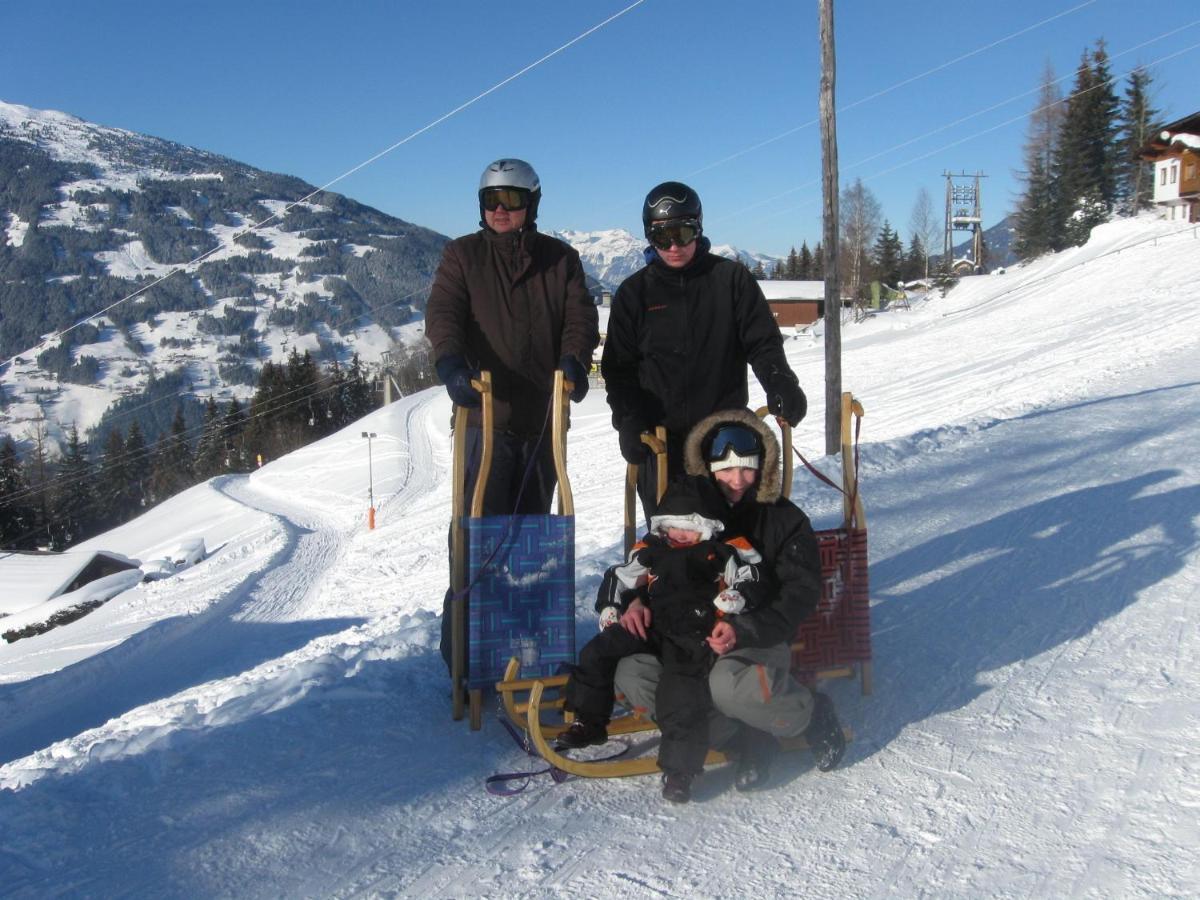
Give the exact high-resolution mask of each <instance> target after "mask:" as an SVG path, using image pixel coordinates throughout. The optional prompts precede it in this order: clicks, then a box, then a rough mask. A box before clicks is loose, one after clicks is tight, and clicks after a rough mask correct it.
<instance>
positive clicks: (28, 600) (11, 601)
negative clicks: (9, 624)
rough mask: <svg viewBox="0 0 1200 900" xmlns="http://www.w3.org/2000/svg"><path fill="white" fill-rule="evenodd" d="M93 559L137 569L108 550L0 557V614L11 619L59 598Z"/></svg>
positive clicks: (129, 561)
mask: <svg viewBox="0 0 1200 900" xmlns="http://www.w3.org/2000/svg"><path fill="white" fill-rule="evenodd" d="M97 556H104V557H107V558H109V559H113V560H116V561H118V562H123V563H128V565H129V567H130V568H135V569H136V568H137V565H138V564H137V562H136V561H135V560H132V559H130V558H129V557H127V556H122V555H121V554H120V553H113V552H111V551H109V550H67V551H65V552H63V553H5V554H3V555H0V583H3V584H4V593H3V594H0V614H4V615H11V614H12V613H16V612H20V611H21V610H23V609H28V608H29V607H31V606H37V605H38V604H39V603H44V602H45V601H47V600H49V599H50V598H52V597H57V596H58V595H59V594H61V593H62V592H63V591H64V590H65V589H66V587H67V586H68V585H70V583H71V582H72V581H74V580H75V577H76V576H77V575H78V574H79V573H80V572H82V571H83V569H84V568H85V567H86V566H87V564H88V563H90V562H91V561H92V560H93V559H95V558H96V557H97Z"/></svg>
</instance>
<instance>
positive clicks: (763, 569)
mask: <svg viewBox="0 0 1200 900" xmlns="http://www.w3.org/2000/svg"><path fill="white" fill-rule="evenodd" d="M686 477H687V478H689V479H693V480H694V481H695V482H696V485H695V486H696V489H697V490H699V491H704V492H708V493H710V495H711V497H712V502H713V503H724V504H725V512H724V514H723V516H722V518H723V519H724V521H725V527H726V532H725V533H726V534H727V535H730V536H733V535H739V536H742V537H745V538H746V539H747V540H748V541H750V543H752V544H753V545H754V547H755V548H756V549H757V550H758V551H759V552H760V553H761V554H762V557H763V562H762V565H761V566H760V567H759V572H760V577H759V580H758V581H754V582H747V583H745V584H742V585H740V586H739V587H738V590H739V591H740V592H741V594H742V595H743V596H744V597H745V598H746V611H745V612H744V613H742V614H741V615H739V616H730V617H729V618H728V619H726V620H725V621H726V622H729V624H731V625H732V626H733V630H734V632H735V633H736V634H737V645H736V646H737V647H774V646H775V645H776V644H781V643H790V642H791V640H792V638H793V637H794V636H795V634H796V629H797V627H799V625H800V623H801V622H802V621H804V619H806V618H808V616H809V615H811V614H812V612H813V610H815V609H816V608H817V603H818V601H820V599H821V556H820V552H819V551H818V549H817V537H816V535H815V534H814V533H813V528H812V523H811V522H809V520H808V516H807V515H805V514H804V511H803V510H802V509H800V507H798V506H797V505H796V504H795V503H793V502H792V501H791V500H788V499H786V498H783V497H780V498H777V499H775V500H774V501H771V502H762V501H760V500H758V499H757V498H756V497H752V496H749V495H747V496H746V497H744V498H742V500H741V502H739V503H737V504H736V505H734V506H730V505H729V504H727V503H725V501H724V498H723V497H721V494H720V491H718V490H717V487H716V485H714V484H713V482H712V480H711V479H710V478H707V477H705V476H695V475H689V476H686Z"/></svg>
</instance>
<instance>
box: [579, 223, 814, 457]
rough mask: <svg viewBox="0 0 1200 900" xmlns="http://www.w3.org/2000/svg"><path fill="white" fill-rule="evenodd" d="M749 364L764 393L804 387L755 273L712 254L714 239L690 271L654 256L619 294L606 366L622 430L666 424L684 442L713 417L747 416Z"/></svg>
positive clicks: (616, 424)
mask: <svg viewBox="0 0 1200 900" xmlns="http://www.w3.org/2000/svg"><path fill="white" fill-rule="evenodd" d="M747 363H749V365H750V366H751V367H752V368H753V369H754V374H755V375H756V376H757V378H758V380H759V382H760V383H761V384H762V385H763V387H764V388H768V389H769V387H770V383H771V381H772V380H773V379H775V378H780V377H783V378H788V379H791V380H792V381H793V382H795V375H794V374H793V373H792V371H791V369H790V368H789V367H788V364H787V360H786V358H785V357H784V352H783V337H782V336H781V335H780V333H779V326H778V325H777V324H776V322H775V318H774V316H773V315H772V313H771V309H770V307H769V306H768V305H767V301H766V299H765V298H764V297H763V293H762V290H761V289H760V288H759V286H758V283H757V282H756V281H755V280H754V277H753V276H752V275H751V274H750V270H749V269H747V268H746V267H745V266H744V265H742V264H741V263H739V262H734V261H733V260H729V259H725V258H724V257H721V256H717V255H716V254H713V253H710V252H709V243H708V240H707V239H706V238H701V239H700V245H699V246H698V247H697V250H696V256H695V258H694V259H693V260H692V261H691V263H689V264H688V265H687V266H685V267H684V268H682V269H672V268H670V267H669V266H667V265H665V264H664V263H663V262H662V260H660V259H659V258H658V255H657V254H653V259H652V261H651V262H650V263H649V264H648V265H647V266H646V267H645V268H644V269H641V270H640V271H638V272H635V273H634V274H633V275H630V276H629V277H628V278H626V279H625V281H624V282H622V284H621V286H620V287H619V288H618V289H617V293H616V296H615V297H614V298H613V305H612V312H611V314H610V316H609V322H608V332H607V336H606V337H605V342H604V354H603V358H602V360H601V364H600V365H601V369H600V370H601V373H602V374H603V376H604V384H605V388H606V390H607V392H608V403H609V406H610V407H612V418H613V427H614V428H616V429H618V430H625V429H633V430H638V431H643V430H647V429H650V428H652V427H653V426H654V425H657V424H660V423H661V424H664V425H666V427H667V431H668V432H670V433H671V434H672V435H674V436H676V437H677V438H681V437H682V436H683V435H685V434H686V433H687V432H688V430H689V429H690V428H691V427H692V426H693V425H695V424H696V423H697V422H699V421H700V420H701V419H703V418H704V417H705V416H707V415H708V414H709V413H711V412H713V411H714V410H718V409H730V408H744V407H745V406H746V403H747V401H748V399H749V395H748V392H747V388H746V366H747Z"/></svg>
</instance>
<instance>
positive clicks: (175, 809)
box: [0, 219, 1200, 898]
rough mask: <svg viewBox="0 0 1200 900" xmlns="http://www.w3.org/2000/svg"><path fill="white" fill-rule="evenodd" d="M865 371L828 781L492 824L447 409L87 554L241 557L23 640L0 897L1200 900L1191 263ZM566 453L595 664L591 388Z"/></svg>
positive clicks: (1151, 231) (419, 407) (8, 709)
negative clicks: (458, 716)
mask: <svg viewBox="0 0 1200 900" xmlns="http://www.w3.org/2000/svg"><path fill="white" fill-rule="evenodd" d="M1118 251H1120V252H1118ZM843 341H844V363H843V368H844V373H845V375H844V386H845V387H846V388H847V389H849V390H852V391H854V392H855V394H856V395H857V396H858V397H859V398H860V399H861V400H862V402H863V404H864V406H865V407H866V412H867V416H866V420H865V422H864V430H863V437H864V443H863V452H862V460H863V461H862V474H863V496H864V500H865V503H866V508H867V518H868V522H869V531H870V538H871V577H872V598H873V603H874V605H873V613H872V615H873V632H874V650H875V693H874V694H873V696H871V697H861V696H859V694H858V688H857V686H856V685H855V684H851V683H834V684H831V685H829V687H828V690H829V691H830V693H831V694H832V695H833V697H834V698H835V700H836V702H837V704H838V707H839V710H840V712H841V714H842V717H843V719H844V721H845V722H846V723H847V724H848V725H850V726H852V728H853V729H854V732H855V735H856V739H855V741H854V743H853V744H852V745H851V747H850V749H849V750H848V753H847V757H846V760H845V763H844V764H843V766H842V767H841V768H840V769H838V770H837V771H835V772H833V773H830V774H821V773H819V772H817V771H815V770H814V769H813V768H812V766H811V764H810V761H809V759H808V758H807V755H806V754H802V753H800V754H791V755H787V756H784V757H781V758H780V761H779V763H778V765H777V767H776V778H775V782H774V785H773V788H772V789H771V790H769V791H767V792H765V793H761V794H756V795H752V796H744V795H741V794H738V793H736V792H734V791H732V790H731V784H730V776H729V773H728V772H727V771H725V770H722V769H713V770H710V771H709V772H708V773H707V774H706V776H705V777H704V778H703V779H702V780H701V782H699V784H698V788H697V800H696V802H694V803H692V804H691V805H689V806H685V807H672V806H668V805H666V804H664V803H663V801H662V800H661V799H660V797H659V793H658V785H657V782H656V781H655V780H654V779H652V778H642V779H627V780H623V781H601V782H589V781H582V780H573V781H569V782H567V783H565V784H561V785H555V784H554V783H553V782H551V781H550V780H549V779H548V778H545V777H542V778H540V779H537V780H536V781H535V782H534V783H532V784H531V786H530V787H529V789H528V790H526V791H525V792H524V793H521V794H518V795H516V796H515V797H511V798H507V799H501V798H497V797H494V796H491V795H489V794H487V793H486V792H485V791H484V789H483V781H484V779H485V778H486V777H487V776H488V775H490V774H492V773H494V772H497V771H511V770H514V769H519V768H521V767H524V766H527V765H529V761H528V760H527V758H526V757H524V756H523V754H521V753H520V751H519V750H518V749H517V748H516V747H515V745H514V744H513V743H512V741H511V740H510V739H509V738H508V736H507V735H506V734H505V733H504V732H503V730H502V729H501V728H500V727H499V726H498V725H497V724H496V722H495V721H494V717H491V716H489V718H488V721H487V722H486V724H485V727H484V730H483V731H482V732H481V733H471V732H470V731H469V730H468V728H467V726H466V724H465V722H453V721H451V718H450V708H449V698H448V693H449V692H448V682H447V679H446V677H445V673H444V668H443V666H442V663H441V660H440V657H439V656H438V654H437V650H436V644H437V634H438V628H439V619H438V615H439V612H440V606H441V596H442V592H443V590H444V588H445V579H446V574H447V572H446V559H445V546H446V545H445V540H446V535H445V528H446V524H447V521H448V515H449V511H448V506H449V486H448V482H447V475H448V463H449V438H448V434H447V431H448V428H447V426H448V423H449V412H450V410H449V405H448V401H447V400H446V399H445V397H444V395H443V394H442V393H441V392H440V391H431V392H425V393H423V394H419V395H415V396H412V397H408V398H405V399H403V400H401V401H400V402H398V403H395V404H393V405H392V406H390V407H388V408H386V409H382V410H379V411H377V412H375V413H373V414H372V415H371V416H369V417H368V418H366V419H364V420H363V421H362V422H360V423H358V424H356V425H354V426H353V427H352V428H350V429H347V430H346V431H344V432H342V433H339V434H336V435H333V436H332V437H330V438H327V439H326V440H324V441H322V442H320V443H318V444H315V445H312V446H310V447H307V448H305V449H303V450H301V451H298V452H296V453H293V454H291V455H290V456H288V457H286V458H284V459H280V460H277V461H274V462H272V463H270V464H269V465H267V466H266V467H264V468H262V469H260V470H259V471H258V472H256V473H254V474H253V475H251V476H249V477H226V478H219V479H215V480H213V481H211V482H209V483H207V484H204V485H199V486H197V487H195V488H192V489H191V490H190V491H188V492H186V493H185V494H183V495H180V496H179V497H176V498H173V499H172V500H170V501H168V502H167V503H164V504H163V505H161V506H160V507H158V508H156V509H154V510H151V511H150V512H148V513H147V514H146V515H144V516H143V517H142V518H140V519H138V520H137V521H135V522H132V523H130V524H128V525H126V526H123V527H122V528H120V529H117V530H115V531H112V532H109V533H108V534H105V535H102V536H100V537H98V538H96V539H94V540H93V541H91V542H89V543H90V545H91V546H95V547H103V548H106V549H110V550H114V551H117V552H120V553H123V554H126V555H127V556H131V557H137V558H147V557H153V556H155V555H156V554H157V553H161V552H162V548H163V547H164V546H166V545H168V544H170V543H171V542H172V541H178V540H180V539H181V538H183V537H185V536H189V535H202V536H203V537H204V539H205V542H206V544H207V546H208V547H209V548H210V551H211V555H210V558H209V559H207V560H206V561H204V562H202V563H200V564H199V565H197V566H195V567H193V568H190V569H187V570H185V571H183V572H181V573H179V574H177V575H175V576H173V577H171V578H168V579H166V580H163V581H159V582H153V583H147V584H144V585H141V586H139V587H137V588H134V589H132V590H128V591H126V592H124V593H122V594H120V595H118V596H117V597H116V598H114V599H113V600H111V601H110V602H109V603H108V604H106V605H105V606H103V607H101V608H100V609H99V610H97V611H96V612H94V613H92V614H91V615H89V616H87V617H86V618H84V619H81V620H79V621H77V622H75V623H73V624H71V625H68V626H65V627H62V628H59V629H57V630H55V631H52V632H49V633H48V634H45V635H42V636H39V637H35V638H29V639H26V640H22V641H19V642H17V643H15V644H11V645H0V894H4V895H6V896H20V897H44V896H154V897H197V896H204V897H207V896H238V897H259V896H262V897H280V896H287V897H294V896H337V897H350V896H414V897H427V896H429V897H459V896H463V897H474V896H488V897H542V896H550V897H554V896H564V897H572V898H574V897H592V896H596V897H610V896H621V897H652V896H680V897H692V896H696V897H720V896H760V897H769V896H786V895H793V896H813V897H838V898H841V897H868V896H896V897H921V896H937V897H945V896H953V897H976V896H1016V897H1060V896H1063V897H1066V896H1089V897H1090V896H1113V897H1130V896H1154V897H1163V896H1194V895H1195V893H1196V889H1197V888H1196V886H1197V885H1200V856H1198V851H1197V847H1200V815H1198V810H1200V688H1198V687H1197V685H1198V683H1200V662H1198V660H1200V640H1198V639H1197V629H1196V622H1197V616H1196V611H1195V599H1196V597H1197V596H1200V566H1198V564H1197V563H1198V560H1200V553H1198V550H1200V540H1198V535H1200V531H1198V529H1200V487H1198V485H1200V462H1197V452H1196V447H1197V446H1200V353H1198V352H1197V351H1198V349H1200V237H1198V236H1197V232H1196V230H1195V229H1188V230H1183V231H1180V229H1179V226H1178V225H1177V224H1176V225H1174V226H1172V225H1168V224H1165V223H1158V222H1154V221H1153V220H1147V219H1142V220H1138V221H1134V222H1128V221H1127V222H1118V223H1114V224H1112V225H1109V226H1105V227H1104V228H1102V229H1099V230H1098V231H1097V233H1096V235H1095V236H1094V238H1093V241H1092V242H1091V243H1090V244H1088V245H1087V246H1086V247H1084V248H1081V249H1079V250H1075V251H1069V252H1065V253H1062V254H1059V255H1058V256H1056V257H1053V258H1049V259H1045V260H1042V261H1039V262H1037V263H1035V264H1032V265H1029V266H1027V267H1020V268H1013V269H1010V270H1009V271H1008V272H1007V273H1006V274H1003V275H993V276H983V277H977V278H974V279H967V280H966V281H964V282H963V283H962V284H960V285H959V286H958V287H957V288H956V289H954V290H953V291H952V292H951V293H950V294H949V295H948V296H946V297H944V298H942V297H937V296H933V297H930V298H925V299H918V300H916V301H914V303H913V308H912V309H911V310H895V311H891V312H886V313H884V314H881V315H879V316H876V317H875V318H873V319H870V320H868V321H867V322H864V323H861V324H858V325H849V326H847V327H846V328H845V330H844V332H843ZM788 352H789V356H790V358H791V360H792V362H793V365H794V366H795V368H796V370H797V372H798V373H799V374H800V377H801V383H802V384H803V385H805V386H806V388H807V389H808V393H809V399H810V403H811V408H810V413H809V417H808V419H806V420H805V422H804V423H802V425H801V427H800V428H799V429H798V432H797V442H798V445H799V447H800V448H801V449H802V450H803V451H804V452H805V453H806V455H809V456H810V458H812V457H815V458H816V461H817V463H818V465H821V466H822V467H823V468H825V469H826V470H827V471H830V472H833V471H835V470H836V466H837V460H836V459H834V458H822V457H821V450H822V448H823V444H824V440H823V421H824V410H823V394H824V390H823V386H822V384H823V382H822V372H823V361H822V343H821V340H820V338H819V337H808V336H802V337H800V338H796V339H794V340H790V341H789V342H788ZM752 400H753V401H755V402H757V401H760V400H761V394H757V396H752ZM363 429H370V430H372V431H375V432H377V433H378V434H379V438H377V439H376V440H375V441H374V442H373V446H374V452H373V471H374V490H375V496H376V498H377V506H378V507H379V512H378V527H377V528H376V530H374V531H370V530H368V529H367V528H366V506H367V502H366V496H367V488H368V483H367V481H368V479H367V472H368V461H367V442H366V441H364V440H363V439H362V438H361V436H360V432H361V431H362V430H363ZM569 455H570V471H571V476H572V481H573V487H574V488H575V503H576V509H577V512H578V517H577V542H578V546H577V558H578V578H577V602H578V607H579V610H580V634H581V636H585V635H586V634H589V633H590V631H591V628H592V627H593V626H592V621H591V619H592V614H591V612H590V609H591V604H592V594H593V592H594V590H595V587H596V585H597V582H598V578H599V573H600V572H601V571H602V569H603V568H604V567H605V566H606V565H608V564H609V563H611V562H612V561H613V560H614V559H615V558H616V554H617V552H618V547H619V543H620V522H621V496H620V494H621V478H622V463H621V461H620V458H619V455H618V453H617V442H616V436H615V434H614V433H613V432H612V431H611V429H610V427H609V423H608V416H607V407H606V406H605V404H604V401H603V397H602V396H601V395H600V392H593V393H592V394H591V395H589V396H588V398H587V399H586V400H585V401H584V402H583V403H582V404H581V405H579V406H577V407H576V408H575V412H574V423H573V428H572V431H571V438H570V449H569ZM793 496H794V497H795V498H796V499H797V500H798V501H799V502H800V503H801V504H802V505H803V506H805V508H807V509H808V510H809V511H810V513H811V514H813V516H814V518H815V519H816V520H817V523H818V525H825V524H831V523H832V522H833V520H834V519H835V517H836V515H837V513H838V510H839V509H840V498H839V496H838V495H836V494H835V493H834V492H832V491H830V490H829V489H827V488H825V487H823V486H821V485H820V484H819V483H817V482H816V481H815V480H814V479H812V478H811V477H810V476H808V475H807V474H806V473H804V470H803V469H800V471H799V473H798V474H797V475H796V479H795V485H794V491H793ZM1189 885H1190V887H1189Z"/></svg>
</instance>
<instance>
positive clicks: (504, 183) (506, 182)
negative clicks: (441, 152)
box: [479, 159, 542, 225]
mask: <svg viewBox="0 0 1200 900" xmlns="http://www.w3.org/2000/svg"><path fill="white" fill-rule="evenodd" d="M495 187H510V188H519V189H520V190H523V191H529V214H528V217H527V218H526V220H525V221H526V223H527V224H528V225H532V224H533V223H534V222H535V221H536V220H537V209H538V202H539V201H540V200H541V199H542V182H541V180H540V179H539V178H538V174H537V172H535V171H534V170H533V166H531V165H530V164H529V163H527V162H525V160H523V159H498V160H496V161H495V162H494V163H492V164H490V165H489V166H488V167H487V168H486V169H484V170H483V174H482V175H480V176H479V219H480V224H481V225H482V224H483V218H484V217H483V192H484V191H485V190H487V189H488V188H495Z"/></svg>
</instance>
